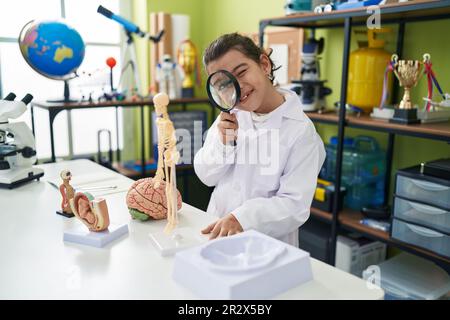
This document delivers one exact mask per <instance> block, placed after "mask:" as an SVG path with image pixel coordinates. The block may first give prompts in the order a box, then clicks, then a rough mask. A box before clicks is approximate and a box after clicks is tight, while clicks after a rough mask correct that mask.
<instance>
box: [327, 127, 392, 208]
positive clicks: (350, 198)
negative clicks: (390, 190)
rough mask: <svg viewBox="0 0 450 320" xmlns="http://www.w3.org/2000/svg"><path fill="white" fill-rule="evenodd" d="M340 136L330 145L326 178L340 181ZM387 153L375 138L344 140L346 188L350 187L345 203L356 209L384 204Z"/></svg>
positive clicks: (343, 171)
mask: <svg viewBox="0 0 450 320" xmlns="http://www.w3.org/2000/svg"><path fill="white" fill-rule="evenodd" d="M336 149H337V137H333V138H331V139H330V144H328V145H327V146H326V152H327V161H326V164H325V166H324V167H325V170H324V172H323V174H324V178H325V179H327V180H330V181H335V180H336ZM321 173H322V172H321ZM385 175H386V153H385V152H384V151H382V150H381V149H380V147H379V145H378V143H377V141H376V140H375V139H373V138H372V137H367V136H357V137H356V138H354V139H352V138H346V139H344V152H343V155H342V185H343V186H345V187H346V188H347V193H346V196H345V201H344V204H345V206H347V207H350V208H352V209H354V210H361V208H362V207H364V206H379V205H382V204H383V203H384V182H385Z"/></svg>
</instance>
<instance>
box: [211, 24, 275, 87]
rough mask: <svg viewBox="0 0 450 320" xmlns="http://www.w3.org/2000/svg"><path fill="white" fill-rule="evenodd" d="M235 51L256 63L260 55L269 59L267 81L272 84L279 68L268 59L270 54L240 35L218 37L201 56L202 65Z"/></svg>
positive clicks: (232, 34) (231, 34)
mask: <svg viewBox="0 0 450 320" xmlns="http://www.w3.org/2000/svg"><path fill="white" fill-rule="evenodd" d="M231 49H235V50H237V51H239V52H241V53H242V54H244V55H245V56H246V57H248V58H250V59H252V60H253V61H255V62H256V63H258V64H259V63H260V56H261V54H264V55H266V56H267V58H269V61H270V65H271V67H270V74H269V80H270V81H271V82H272V83H273V80H274V79H275V77H274V75H273V73H274V71H275V70H278V69H279V68H281V66H278V67H275V64H274V63H273V61H272V59H271V58H270V55H271V54H272V52H270V53H269V54H267V53H266V52H265V51H264V49H262V48H260V47H258V46H257V45H256V44H255V43H254V42H253V40H252V39H250V38H249V37H245V36H243V35H240V34H238V33H228V34H224V35H222V36H220V37H219V38H217V39H216V40H214V41H213V42H212V43H211V44H210V45H209V46H208V48H206V50H205V53H204V54H203V65H204V66H205V68H206V66H207V65H208V64H209V63H210V62H211V61H214V60H216V59H219V58H220V57H221V56H223V55H224V54H225V53H227V52H228V51H229V50H231Z"/></svg>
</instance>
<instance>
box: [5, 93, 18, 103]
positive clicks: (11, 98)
mask: <svg viewBox="0 0 450 320" xmlns="http://www.w3.org/2000/svg"><path fill="white" fill-rule="evenodd" d="M15 98H16V95H15V94H14V93H12V92H10V93H8V95H7V96H6V97H5V98H4V99H3V100H6V101H14V99H15Z"/></svg>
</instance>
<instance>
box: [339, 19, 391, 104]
mask: <svg viewBox="0 0 450 320" xmlns="http://www.w3.org/2000/svg"><path fill="white" fill-rule="evenodd" d="M388 32H391V29H390V28H381V29H369V30H368V34H367V36H368V46H365V47H360V48H359V49H357V50H355V51H353V52H352V53H351V54H350V60H349V74H348V87H347V103H348V104H351V105H354V106H356V107H359V108H361V109H363V110H364V111H365V112H371V111H372V108H374V107H377V106H378V105H379V104H380V100H381V95H382V92H383V81H384V72H385V69H386V66H387V64H388V62H389V61H390V59H391V55H392V54H391V53H389V52H387V51H386V50H384V44H385V41H384V40H381V39H376V38H375V36H376V34H377V33H388ZM387 88H388V91H389V96H388V97H389V98H388V100H390V97H391V93H392V74H389V77H388V86H387ZM386 103H389V101H386Z"/></svg>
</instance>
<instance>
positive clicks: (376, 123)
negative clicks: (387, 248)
mask: <svg viewBox="0 0 450 320" xmlns="http://www.w3.org/2000/svg"><path fill="white" fill-rule="evenodd" d="M379 9H380V10H379V13H380V15H381V23H383V24H392V23H396V24H398V25H399V28H398V34H397V48H396V52H397V54H398V55H399V56H402V53H403V40H404V35H405V24H406V23H407V22H419V21H430V20H437V19H449V18H450V0H444V1H414V2H405V3H393V4H387V5H382V6H379ZM372 14H373V11H367V8H358V9H351V10H341V11H332V12H329V13H323V14H315V13H308V14H296V15H289V16H284V17H275V18H269V19H263V20H261V21H260V24H259V41H260V45H261V46H263V45H264V30H265V28H266V27H268V26H284V27H298V28H305V29H311V30H313V31H314V30H315V29H319V28H342V27H343V28H344V52H343V61H342V64H343V68H342V78H341V88H340V89H341V90H340V99H339V105H341V106H343V105H345V103H346V100H347V81H348V65H349V54H350V39H351V31H352V27H353V26H361V25H365V24H366V21H367V19H368V18H369V16H371V15H372ZM397 90H398V85H397V86H395V87H394V91H393V96H394V97H396V96H397V94H396V93H397ZM308 116H309V118H310V119H311V120H313V121H315V122H318V123H326V124H332V125H337V126H338V144H337V159H336V171H335V172H336V181H335V188H336V190H340V187H341V173H342V171H341V169H342V154H343V140H344V133H345V128H346V127H352V128H361V129H366V130H374V131H381V132H386V133H387V134H388V147H387V150H386V156H387V159H386V172H387V174H386V180H385V189H386V197H385V198H386V199H388V198H390V197H391V195H390V194H389V184H390V173H391V171H392V158H393V153H394V141H395V135H396V134H400V135H406V136H414V137H421V138H427V139H434V140H440V141H444V142H446V143H450V122H447V123H431V124H418V125H408V126H407V125H400V124H393V123H389V122H388V121H385V120H376V119H372V118H371V117H370V116H368V115H361V116H359V117H357V116H353V115H346V110H345V108H340V109H339V111H338V113H336V112H330V113H324V114H319V113H308ZM339 201H340V199H339V197H338V194H337V193H336V194H335V197H334V199H333V208H334V210H333V212H332V213H328V212H325V211H321V210H318V209H316V208H311V215H313V216H314V217H316V218H318V219H320V220H322V221H324V222H327V223H329V224H331V235H330V238H331V243H332V245H331V250H330V254H329V257H328V263H329V264H332V265H334V261H335V254H336V252H335V250H336V241H337V234H338V231H339V230H348V231H356V232H358V233H360V234H363V235H364V236H366V237H368V238H371V239H374V240H378V241H382V242H384V243H386V244H388V245H391V246H394V247H397V248H400V249H402V250H405V251H408V252H411V253H414V254H416V255H419V256H422V257H424V258H427V259H430V260H432V261H434V262H436V263H438V264H440V265H443V266H445V267H446V268H447V269H448V268H449V267H450V259H449V258H446V257H442V256H439V255H436V254H435V253H433V252H431V251H428V250H425V249H422V248H418V247H415V246H412V245H408V244H405V243H402V242H399V241H396V240H394V239H392V238H391V237H390V235H389V233H388V232H384V231H381V230H377V229H373V228H371V227H368V226H365V225H362V224H361V223H360V222H359V221H360V220H361V218H362V214H361V213H359V212H356V211H353V210H349V209H346V208H344V209H343V210H341V211H338V210H337V208H339V207H340V206H339V204H340V203H339Z"/></svg>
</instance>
